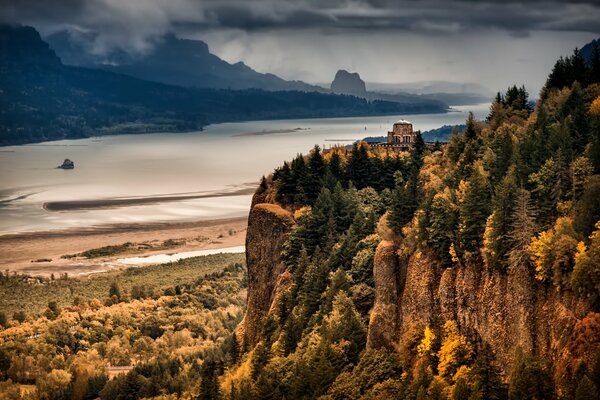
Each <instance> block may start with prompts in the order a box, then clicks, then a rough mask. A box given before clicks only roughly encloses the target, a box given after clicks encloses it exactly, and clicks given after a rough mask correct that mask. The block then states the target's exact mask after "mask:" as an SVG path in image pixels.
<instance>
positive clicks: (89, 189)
mask: <svg viewBox="0 0 600 400" xmlns="http://www.w3.org/2000/svg"><path fill="white" fill-rule="evenodd" d="M488 110H489V104H480V105H474V106H463V107H455V111H454V112H450V113H447V114H421V115H398V116H380V117H353V118H328V119H301V120H277V121H250V122H240V123H225V124H217V125H211V126H208V127H207V128H206V129H205V130H204V131H202V132H189V133H157V134H140V135H118V136H103V137H97V138H89V139H80V140H62V141H55V142H46V143H40V144H35V145H21V146H8V147H0V234H7V233H19V232H30V231H40V230H53V229H63V228H69V227H89V226H96V225H102V224H115V223H146V222H167V221H173V222H174V221H185V220H201V219H206V220H208V219H216V218H228V217H238V216H244V215H247V213H248V208H249V205H250V199H251V196H250V195H249V194H244V195H236V196H217V197H204V198H193V199H187V200H179V201H169V202H154V203H151V204H137V205H130V206H122V205H121V206H119V207H116V206H115V207H113V208H100V209H79V210H70V211H48V210H46V209H44V208H43V205H44V204H45V203H47V202H63V201H80V200H104V199H121V198H143V197H148V196H178V195H188V196H189V195H192V196H194V195H205V194H211V193H213V194H223V193H224V192H232V191H236V190H239V189H240V188H244V187H246V188H248V187H255V185H256V184H257V183H258V181H259V179H260V177H261V176H262V175H267V174H269V173H270V172H272V171H273V169H274V168H275V167H277V166H278V165H280V164H281V163H282V162H283V161H284V160H289V159H291V158H292V157H294V156H295V155H296V154H297V153H307V152H308V151H309V150H310V149H311V148H312V147H313V146H314V145H315V144H318V145H319V146H321V147H324V146H326V147H329V146H331V145H334V144H351V143H352V142H353V141H355V140H359V139H362V138H364V137H366V136H383V135H385V134H386V132H387V130H388V129H391V126H392V124H393V122H394V121H396V120H398V119H401V118H403V119H408V120H409V121H411V122H412V123H413V125H414V128H415V129H419V130H421V131H425V130H429V129H433V128H437V127H440V126H442V125H445V124H460V123H464V121H465V119H466V116H467V112H468V111H473V113H474V114H475V117H476V118H478V119H482V118H485V116H486V115H487V112H488ZM65 158H69V159H71V160H73V161H74V163H75V169H73V170H61V169H57V168H56V166H57V165H60V164H61V163H62V161H63V160H64V159H65Z"/></svg>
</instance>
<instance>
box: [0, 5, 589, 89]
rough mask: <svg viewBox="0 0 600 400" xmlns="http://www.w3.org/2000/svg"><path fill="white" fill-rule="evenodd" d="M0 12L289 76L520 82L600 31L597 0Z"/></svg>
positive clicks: (115, 43)
mask: <svg viewBox="0 0 600 400" xmlns="http://www.w3.org/2000/svg"><path fill="white" fill-rule="evenodd" d="M0 18H1V19H2V20H4V21H7V22H19V23H24V24H29V25H33V26H34V27H36V28H38V29H39V30H40V31H41V32H42V33H45V34H48V33H51V32H53V31H55V30H59V29H64V28H71V29H81V30H86V31H94V32H97V33H98V37H97V41H96V43H94V48H93V51H95V52H98V53H102V52H107V51H110V50H111V49H114V48H120V49H124V50H126V51H130V52H137V53H143V52H147V51H151V48H152V44H153V43H154V42H155V41H156V40H157V39H158V38H160V36H161V35H163V34H164V33H166V32H169V31H173V32H175V33H176V34H178V35H179V36H182V37H190V38H198V39H202V40H204V41H206V42H207V43H208V44H209V46H210V48H211V51H212V52H213V53H215V54H217V55H218V56H220V57H222V58H224V59H226V60H227V61H229V62H237V61H244V62H245V63H246V64H248V65H249V66H251V67H252V68H254V69H256V70H258V71H261V72H272V73H275V74H277V75H280V76H281V77H284V78H286V79H302V80H305V81H308V82H330V81H331V80H332V78H333V76H334V74H335V71H336V70H337V69H340V68H344V69H348V70H350V71H356V72H359V73H360V75H361V77H362V78H363V79H364V80H366V81H367V82H388V83H403V82H413V81H422V80H449V81H455V82H466V81H468V82H477V83H481V84H483V85H485V86H486V87H488V88H490V89H491V90H493V91H495V90H498V89H502V88H505V87H506V86H508V85H509V84H512V83H517V84H525V85H526V86H527V87H528V88H529V90H530V92H532V93H537V92H538V91H539V89H540V87H541V86H542V84H543V82H544V80H545V77H546V75H547V74H548V72H549V70H550V69H551V67H552V65H553V64H554V61H555V60H556V59H557V58H558V56H560V55H567V54H570V53H571V51H572V49H573V48H575V47H576V46H579V47H581V46H583V45H584V44H585V43H587V42H589V41H590V40H591V39H593V38H597V37H600V0H587V1H577V0H571V1H541V0H538V1H536V0H533V1H531V0H530V1H516V0H514V1H513V0H482V1H476V0H462V1H457V0H445V1H444V0H396V1H393V0H348V1H346V0H255V1H251V0H232V1H230V0H53V1H45V0H0Z"/></svg>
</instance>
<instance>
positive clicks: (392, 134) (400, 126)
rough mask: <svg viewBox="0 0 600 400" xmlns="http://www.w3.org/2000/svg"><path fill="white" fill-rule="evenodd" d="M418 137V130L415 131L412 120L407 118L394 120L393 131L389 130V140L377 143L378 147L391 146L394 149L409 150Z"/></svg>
mask: <svg viewBox="0 0 600 400" xmlns="http://www.w3.org/2000/svg"><path fill="white" fill-rule="evenodd" d="M416 139H417V132H415V131H413V125H412V122H410V121H407V120H405V119H401V120H399V121H396V122H394V125H393V127H392V130H391V131H388V134H387V141H386V142H382V143H376V144H374V146H376V147H385V148H391V149H394V150H402V151H404V150H409V149H410V148H411V147H412V146H413V145H414V143H415V140H416Z"/></svg>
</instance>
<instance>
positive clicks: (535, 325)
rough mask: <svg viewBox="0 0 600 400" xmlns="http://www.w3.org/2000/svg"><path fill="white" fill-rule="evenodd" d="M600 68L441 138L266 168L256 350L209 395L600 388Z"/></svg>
mask: <svg viewBox="0 0 600 400" xmlns="http://www.w3.org/2000/svg"><path fill="white" fill-rule="evenodd" d="M599 68H600V56H599V53H598V51H595V52H594V55H593V57H592V59H591V61H590V62H589V63H586V62H585V61H584V59H583V58H582V56H581V55H580V54H579V52H578V51H575V52H574V54H573V55H572V56H570V57H567V58H565V59H560V60H559V61H558V62H557V63H556V66H555V67H554V69H553V71H552V72H551V74H550V76H549V77H548V80H547V84H546V86H545V87H544V89H543V91H542V93H541V99H540V101H539V102H538V103H537V104H536V106H535V108H532V107H531V105H530V103H529V99H528V93H527V91H526V90H525V88H524V87H521V88H518V87H516V86H515V87H511V88H509V89H508V90H507V92H506V93H504V94H501V93H499V94H498V96H497V97H496V99H495V101H494V103H493V104H492V106H491V109H490V113H489V116H488V118H487V119H486V121H476V120H474V118H473V117H472V116H470V117H469V118H468V120H467V121H466V127H465V129H464V131H463V132H462V133H460V134H459V133H455V134H453V136H452V137H451V139H450V142H449V143H448V144H447V145H445V146H444V147H439V146H438V147H435V148H428V147H426V146H425V145H424V143H423V141H422V139H420V138H419V140H418V141H417V143H416V144H415V146H414V147H413V149H412V150H411V151H410V152H409V153H402V154H397V153H394V152H386V151H385V150H383V149H376V148H369V146H368V145H366V144H356V145H355V146H354V147H353V148H352V150H351V151H346V150H344V149H342V148H340V149H334V150H331V151H328V152H326V153H325V154H323V153H322V152H321V151H320V149H319V148H318V147H315V148H314V149H313V150H312V151H311V152H310V154H309V155H308V156H302V155H299V156H298V157H296V158H295V159H294V160H292V161H291V162H285V163H284V164H283V165H282V166H281V167H279V168H277V169H276V170H275V171H274V173H273V174H272V175H271V176H269V177H266V178H265V177H263V180H262V182H261V185H260V187H259V189H258V190H257V192H256V194H255V196H254V199H253V209H252V211H251V213H250V221H249V227H248V239H247V240H248V243H247V263H248V273H249V291H248V308H247V310H246V316H245V319H244V321H243V322H242V324H241V326H240V327H239V329H238V340H239V342H240V345H241V346H242V350H243V351H244V354H243V357H242V360H241V361H240V362H239V363H237V364H234V365H228V368H227V369H226V370H225V372H224V374H223V376H222V378H221V386H220V388H217V387H213V388H212V389H211V390H212V392H208V391H207V392H203V393H202V396H204V397H203V398H216V397H215V396H219V395H220V396H222V397H223V398H231V399H253V398H265V399H266V398H288V399H297V398H321V399H359V398H360V399H380V398H390V399H405V398H406V399H505V398H510V399H551V398H561V399H596V398H598V393H599V390H600V314H599V313H598V312H599V311H600V84H599V83H600V69H599ZM265 203H267V204H265Z"/></svg>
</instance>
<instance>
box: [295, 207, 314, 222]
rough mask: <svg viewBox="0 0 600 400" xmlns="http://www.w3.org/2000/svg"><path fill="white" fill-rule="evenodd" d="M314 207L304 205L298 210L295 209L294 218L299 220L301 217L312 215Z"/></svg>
mask: <svg viewBox="0 0 600 400" xmlns="http://www.w3.org/2000/svg"><path fill="white" fill-rule="evenodd" d="M311 211H312V208H311V207H310V206H304V207H302V208H300V209H298V210H296V211H294V219H295V220H296V221H299V220H300V219H302V218H304V217H306V216H308V215H310V213H311Z"/></svg>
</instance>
